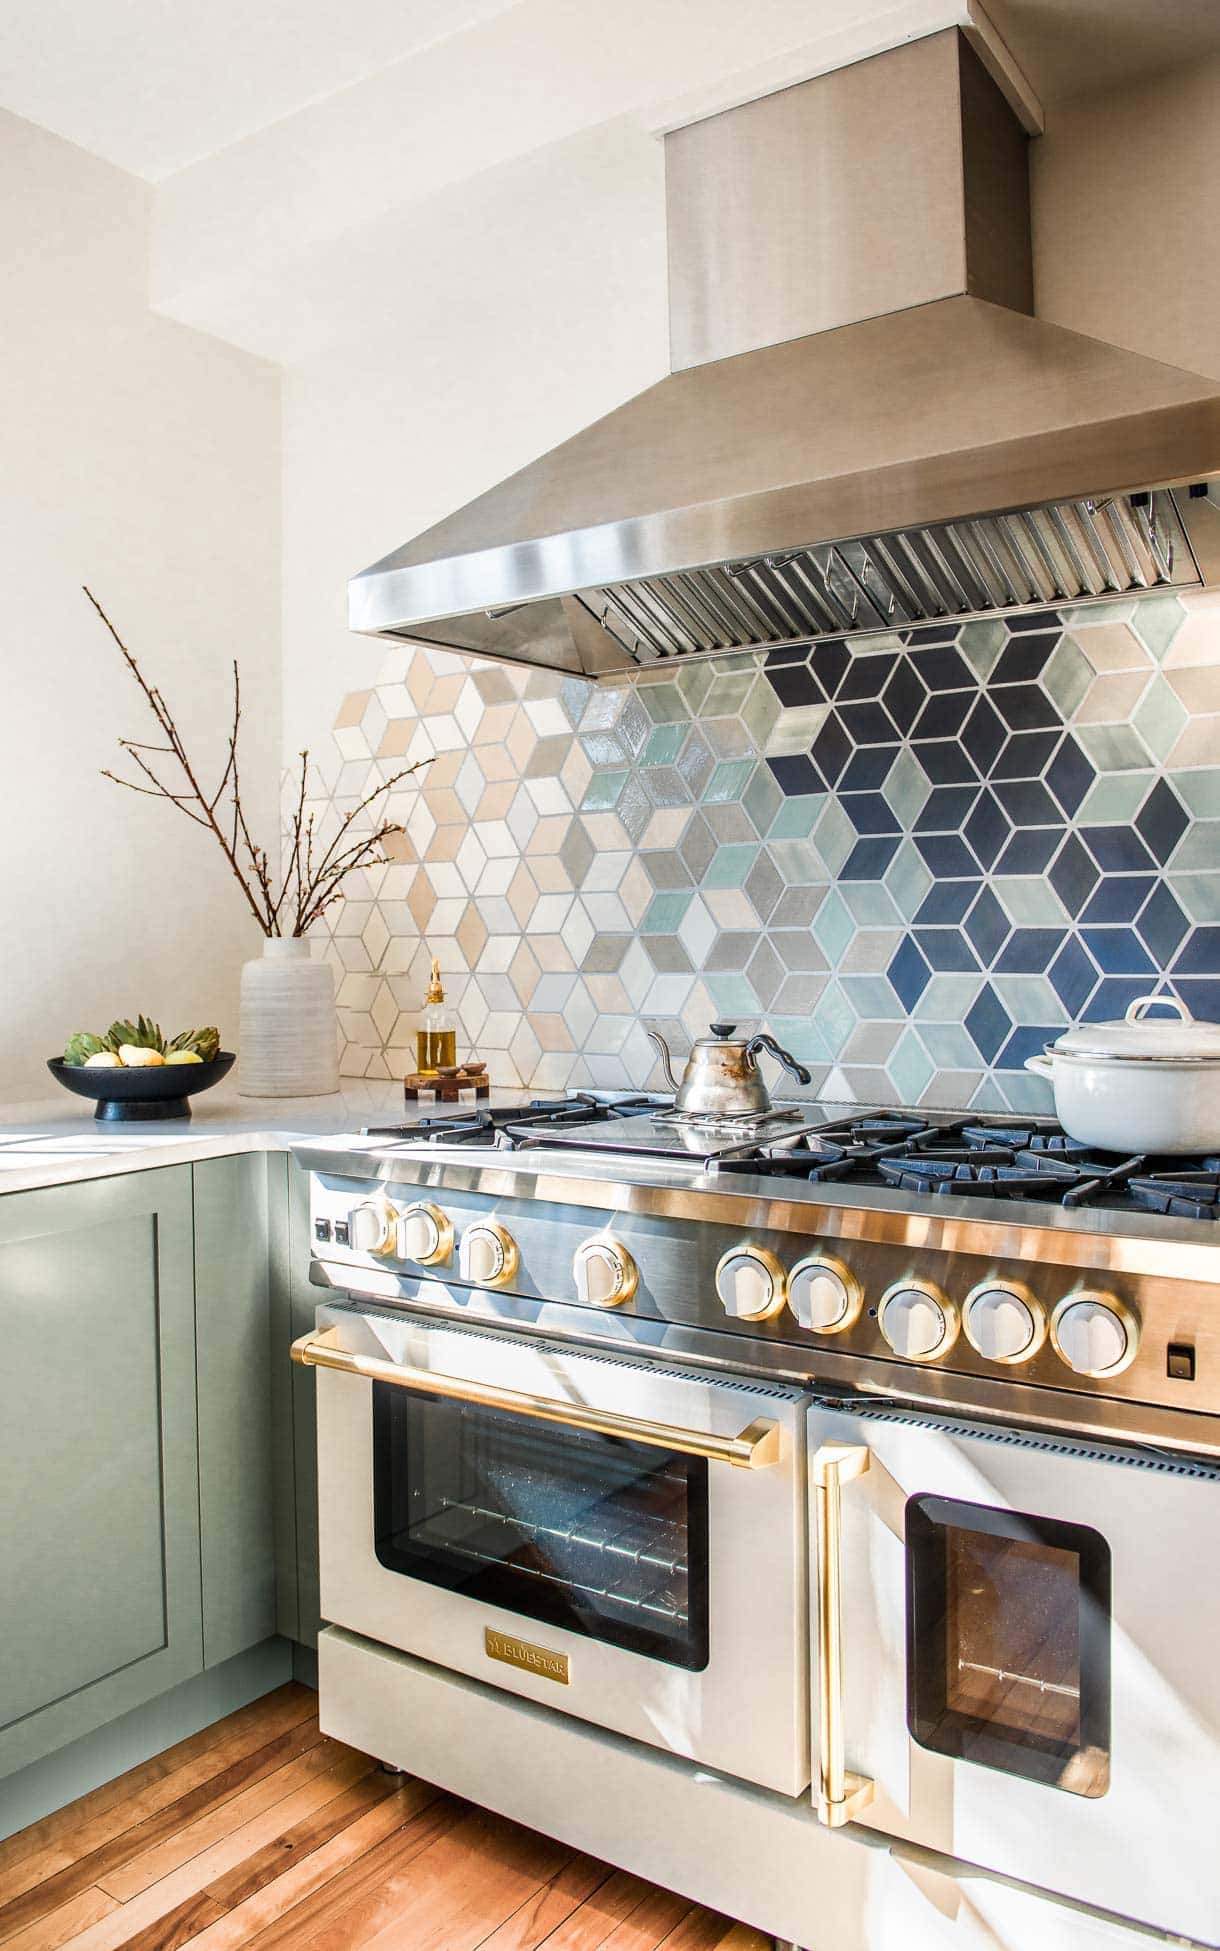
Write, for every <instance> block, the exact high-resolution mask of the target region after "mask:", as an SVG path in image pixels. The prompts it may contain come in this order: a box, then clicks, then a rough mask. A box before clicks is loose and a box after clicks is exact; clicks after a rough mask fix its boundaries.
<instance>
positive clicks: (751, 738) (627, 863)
mask: <svg viewBox="0 0 1220 1951" xmlns="http://www.w3.org/2000/svg"><path fill="white" fill-rule="evenodd" d="M365 648H366V652H370V651H371V652H372V654H373V657H374V659H375V661H376V662H377V668H376V669H375V670H371V671H370V677H371V678H372V679H373V681H371V682H369V683H368V684H367V685H366V686H365V687H363V688H361V689H359V690H353V691H350V692H349V693H348V694H347V695H346V696H344V697H343V698H342V700H341V702H338V708H337V710H336V713H335V719H334V731H333V741H334V748H335V750H334V755H333V757H332V759H331V762H330V764H329V765H327V764H325V763H323V765H322V766H321V767H320V768H319V769H318V770H317V771H316V772H315V776H314V785H315V789H316V791H317V792H318V794H319V797H320V799H322V800H324V801H327V802H328V804H327V805H325V806H323V807H321V808H320V811H321V812H322V815H323V817H328V818H330V819H333V818H334V817H335V814H336V812H338V811H341V810H342V809H343V808H344V807H346V806H347V805H349V804H351V802H352V800H353V798H354V797H358V796H359V795H361V794H362V793H363V792H365V791H367V790H368V787H369V785H370V783H372V782H375V780H376V779H377V778H378V777H384V776H388V775H389V773H390V771H391V770H393V769H396V768H398V767H401V766H403V765H405V764H409V763H411V762H413V761H415V760H417V759H421V758H426V759H428V761H429V763H428V765H427V768H426V770H425V771H424V772H423V774H422V775H421V776H420V777H421V783H420V785H419V786H418V788H416V787H415V782H414V781H411V782H409V783H408V785H407V787H406V788H405V789H402V790H400V791H399V792H397V793H396V795H395V804H394V809H393V810H394V812H395V814H396V816H397V817H398V818H399V819H400V820H401V821H402V823H403V826H404V828H405V831H404V833H403V835H402V836H401V838H400V840H399V841H398V842H396V843H395V853H396V858H395V860H394V861H393V862H392V863H391V864H389V865H387V866H386V867H385V868H384V869H381V870H379V871H378V872H377V873H376V874H374V875H372V876H369V877H368V878H367V881H366V885H365V886H364V887H363V888H362V889H360V890H358V891H357V898H353V899H351V900H349V901H348V902H346V903H345V904H344V905H342V906H341V907H339V908H337V909H336V910H334V911H332V917H331V920H332V925H333V933H332V935H331V938H330V942H329V945H328V949H327V953H328V954H329V956H330V958H331V959H332V961H333V963H334V965H335V969H336V980H337V983H338V988H339V1001H340V1013H341V1019H342V1025H343V1031H344V1039H345V1046H344V1060H343V1068H344V1070H345V1071H346V1072H349V1073H351V1074H367V1075H378V1076H380V1075H383V1074H386V1073H387V1072H388V1073H389V1074H391V1075H394V1074H399V1073H401V1072H403V1071H405V1070H407V1069H410V1068H412V1067H413V1060H414V1047H413V1036H414V1029H415V1022H416V1016H417V1012H418V1010H419V1007H420V1004H421V1001H422V997H423V991H424V986H425V980H426V971H427V964H428V958H429V957H430V955H432V954H435V955H437V956H438V957H439V959H440V963H441V967H442V969H443V970H444V972H445V977H446V989H447V994H448V997H449V1000H450V1002H451V1004H452V1006H453V1007H454V1009H455V1010H456V1012H457V1016H458V1020H459V1023H460V1031H459V1045H460V1047H461V1048H462V1050H463V1051H464V1052H467V1053H472V1052H477V1053H478V1055H479V1056H481V1057H484V1058H485V1059H486V1060H487V1062H488V1065H489V1068H490V1072H491V1075H492V1077H493V1078H494V1079H496V1080H497V1081H499V1082H503V1083H512V1084H518V1083H519V1084H525V1085H530V1086H534V1087H536V1088H538V1089H540V1090H541V1089H547V1090H549V1089H558V1088H560V1087H563V1086H567V1085H577V1086H579V1085H595V1086H613V1087H620V1086H641V1085H644V1084H645V1083H648V1082H654V1083H655V1082H658V1081H659V1078H658V1076H657V1073H656V1070H655V1068H654V1053H653V1051H652V1048H651V1046H650V1045H649V1044H648V1042H647V1040H646V1038H645V1036H644V1030H643V1025H644V1022H645V1020H648V1021H651V1022H655V1023H657V1024H658V1025H659V1026H660V1027H661V1028H663V1029H664V1030H665V1031H666V1032H667V1033H668V1034H669V1035H670V1037H671V1038H672V1039H673V1041H674V1042H675V1043H677V1044H678V1045H679V1046H680V1047H681V1046H682V1045H684V1044H685V1043H686V1042H687V1041H688V1040H689V1038H690V1036H692V1035H693V1034H696V1033H699V1032H701V1031H703V1030H704V1029H705V1028H706V1025H707V1023H708V1022H709V1020H711V1019H712V1018H714V1017H715V1018H726V1017H727V1018H729V1019H749V1020H750V1021H752V1022H759V1023H765V1024H766V1025H767V1026H768V1027H769V1028H770V1029H771V1030H772V1031H773V1033H774V1034H775V1035H776V1036H777V1037H778V1038H779V1040H780V1041H781V1042H782V1043H784V1044H785V1045H787V1046H788V1047H789V1048H790V1049H792V1050H793V1051H794V1053H795V1054H796V1055H797V1056H798V1057H800V1058H801V1059H802V1060H803V1061H804V1062H805V1063H807V1064H808V1065H809V1066H810V1068H811V1069H812V1070H813V1073H814V1083H813V1088H814V1089H815V1090H816V1091H818V1092H819V1093H821V1094H822V1095H825V1096H831V1097H836V1098H856V1099H859V1100H861V1101H873V1102H883V1103H890V1102H906V1103H927V1104H938V1105H949V1106H975V1107H980V1108H1003V1107H1012V1108H1014V1109H1020V1110H1031V1109H1045V1108H1046V1104H1047V1100H1046V1097H1045V1087H1044V1086H1043V1085H1042V1084H1040V1083H1039V1082H1038V1081H1037V1080H1036V1079H1034V1078H1033V1077H1031V1076H1029V1075H1028V1074H1027V1073H1026V1072H1025V1071H1024V1069H1023V1064H1024V1060H1025V1058H1026V1056H1028V1055H1029V1054H1031V1053H1032V1052H1033V1051H1035V1050H1037V1049H1038V1048H1039V1047H1040V1046H1041V1045H1042V1043H1043V1042H1044V1041H1045V1040H1046V1039H1047V1038H1048V1037H1051V1036H1054V1035H1055V1034H1056V1033H1057V1032H1058V1031H1059V1030H1061V1029H1062V1028H1063V1026H1064V1025H1065V1024H1067V1023H1070V1022H1072V1021H1074V1020H1077V1019H1078V1018H1080V1017H1088V1018H1099V1017H1106V1016H1114V1015H1121V1013H1122V1012H1123V1010H1124V1009H1125V1008H1126V1007H1127V1005H1128V1004H1129V1003H1130V1002H1131V1001H1132V999H1133V998H1135V997H1136V996H1138V995H1140V994H1143V993H1144V992H1146V991H1148V990H1150V989H1152V988H1154V987H1161V988H1162V989H1163V990H1164V991H1166V992H1168V993H1170V994H1176V995H1177V996H1179V997H1180V998H1181V999H1182V1000H1183V1001H1184V1002H1185V1003H1186V1004H1187V1005H1188V1006H1189V1007H1190V1009H1191V1010H1193V1011H1194V1012H1195V1013H1196V1014H1198V1015H1201V1016H1206V1017H1208V1018H1210V1019H1212V1020H1220V595H1207V596H1201V597H1195V598H1185V599H1183V600H1179V599H1178V598H1177V597H1172V596H1156V597H1151V598H1147V599H1144V600H1143V601H1142V602H1139V603H1115V604H1107V605H1102V606H1097V607H1088V608H1081V609H1078V610H1075V611H1066V612H1063V613H1062V614H1060V613H1058V612H1053V611H1047V612H1043V613H1040V614H1036V615H1032V616H1026V617H1022V618H1018V619H1015V620H1014V622H1013V624H1012V625H1011V627H1005V625H1003V624H1001V623H997V622H983V623H970V624H966V625H965V626H963V627H960V628H956V627H953V626H949V627H947V628H945V629H923V630H918V631H914V632H911V633H904V634H903V635H900V636H894V637H890V638H885V639H878V638H874V639H872V640H869V641H867V642H864V643H861V644H859V645H857V646H854V647H849V646H848V645H847V644H844V643H841V642H834V643H827V644H821V645H818V646H817V647H816V648H814V649H813V650H812V651H810V650H809V649H807V648H801V649H791V650H789V649H785V650H783V651H781V652H777V653H772V654H770V655H769V656H756V655H752V656H749V657H745V658H733V659H725V660H721V661H718V662H707V663H700V662H696V663H692V664H689V665H688V666H686V667H685V668H679V669H678V670H677V671H676V672H672V673H671V672H669V671H663V672H660V673H658V674H657V676H656V678H655V679H654V680H652V681H649V682H646V683H641V684H638V685H637V686H636V687H634V688H626V689H620V690H606V689H593V688H590V687H587V686H585V685H583V684H580V683H578V682H561V681H558V680H554V679H549V678H547V677H544V676H538V675H527V674H525V673H522V672H519V671H515V670H512V669H509V668H507V667H505V666H494V665H490V664H474V663H467V662H464V661H463V660H461V659H459V658H456V657H452V656H448V655H446V654H444V653H440V652H431V651H424V650H407V649H399V648H396V647H382V649H383V651H384V654H383V655H382V654H381V653H380V652H378V651H376V650H375V648H374V647H371V646H366V647H365Z"/></svg>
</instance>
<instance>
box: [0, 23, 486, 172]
mask: <svg viewBox="0 0 1220 1951" xmlns="http://www.w3.org/2000/svg"><path fill="white" fill-rule="evenodd" d="M512 4H513V0H343V4H341V5H336V4H335V0H201V3H200V4H195V5H188V4H184V0H3V4H2V5H0V106H2V107H4V108H7V109H9V110H11V111H12V113H13V114H14V115H20V116H22V117H24V119H25V120H26V121H28V122H38V123H41V124H42V126H43V127H44V128H47V129H51V130H53V131H54V133H55V134H56V135H61V136H64V137H66V139H67V140H68V141H69V142H75V143H78V144H79V145H80V147H81V148H82V149H89V150H91V151H92V152H93V154H94V155H97V156H102V157H104V158H105V159H106V161H107V162H112V163H117V164H118V166H119V167H120V168H121V169H126V170H130V171H131V172H132V174H133V175H136V176H143V177H147V178H148V179H149V180H150V181H152V182H157V181H159V180H160V179H161V178H162V177H164V176H168V175H170V174H171V173H172V172H173V171H174V170H177V169H181V168H183V167H184V166H185V165H186V164H188V163H193V162H196V161H198V160H199V159H200V158H201V157H203V156H210V155H212V154H213V153H214V152H215V151H216V150H218V149H223V148H226V147H227V146H228V144H230V143H233V142H238V141H240V140H241V138H242V137H243V136H247V135H250V134H252V133H253V132H254V131H255V130H256V129H263V128H266V127H268V126H269V124H271V123H272V122H278V121H280V120H281V119H282V118H283V117H284V116H287V115H292V114H294V113H295V112H296V111H297V110H298V109H301V108H304V107H305V106H306V105H307V104H308V103H310V102H315V101H318V100H320V99H322V98H323V97H325V96H327V95H333V94H335V93H336V92H337V91H338V90H340V89H342V88H348V87H350V86H351V85H352V83H353V82H358V81H362V80H363V79H364V78H365V77H366V76H368V75H372V74H376V73H378V72H379V70H381V69H383V68H386V67H389V66H390V65H392V64H393V63H394V62H396V61H401V60H403V59H404V58H406V57H407V56H409V55H412V54H415V53H418V52H419V50H420V49H421V48H424V47H427V46H428V45H430V44H431V43H432V42H434V41H438V40H443V39H445V38H447V37H448V36H450V35H452V34H457V33H460V32H462V30H463V29H464V28H467V27H471V26H475V25H477V24H478V23H479V22H480V21H484V20H488V19H490V18H491V17H492V16H493V15H495V14H501V13H504V12H506V11H507V10H508V9H509V8H510V7H511V6H512ZM455 107H456V104H455Z"/></svg>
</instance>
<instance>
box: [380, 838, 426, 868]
mask: <svg viewBox="0 0 1220 1951" xmlns="http://www.w3.org/2000/svg"><path fill="white" fill-rule="evenodd" d="M381 850H382V852H383V853H384V855H385V857H386V859H387V860H393V861H402V862H404V863H405V862H410V861H414V860H418V859H419V855H418V853H417V852H416V849H415V842H414V841H413V840H412V838H411V836H410V834H409V833H406V832H399V833H387V834H386V836H385V838H384V840H383V841H382V843H381Z"/></svg>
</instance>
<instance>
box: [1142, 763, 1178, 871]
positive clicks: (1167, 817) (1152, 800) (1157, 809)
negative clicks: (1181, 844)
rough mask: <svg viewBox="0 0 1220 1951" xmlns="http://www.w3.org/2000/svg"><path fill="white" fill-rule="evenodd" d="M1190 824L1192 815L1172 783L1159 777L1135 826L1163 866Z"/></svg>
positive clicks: (1145, 843)
mask: <svg viewBox="0 0 1220 1951" xmlns="http://www.w3.org/2000/svg"><path fill="white" fill-rule="evenodd" d="M1189 825H1190V816H1189V815H1188V813H1187V811H1186V808H1185V807H1184V806H1183V804H1182V802H1181V800H1180V799H1179V798H1178V796H1177V794H1176V793H1175V792H1174V790H1173V787H1172V786H1171V785H1170V784H1169V782H1168V780H1166V779H1158V780H1157V782H1156V785H1155V786H1154V787H1153V788H1152V791H1151V792H1150V793H1149V795H1148V797H1147V799H1146V800H1145V801H1144V804H1143V806H1142V807H1141V808H1140V810H1139V813H1138V815H1137V817H1136V821H1135V826H1136V831H1137V832H1138V834H1139V836H1140V838H1141V839H1142V840H1143V842H1144V845H1145V846H1146V847H1147V848H1148V850H1149V852H1150V853H1151V854H1152V855H1153V857H1154V858H1155V859H1156V860H1158V861H1159V862H1160V864H1161V866H1162V867H1163V866H1164V865H1165V863H1166V861H1167V860H1168V859H1169V856H1170V854H1171V853H1172V852H1173V850H1174V848H1175V847H1176V846H1177V844H1178V841H1179V840H1180V839H1181V838H1182V835H1183V834H1184V833H1185V831H1186V829H1187V827H1188V826H1189Z"/></svg>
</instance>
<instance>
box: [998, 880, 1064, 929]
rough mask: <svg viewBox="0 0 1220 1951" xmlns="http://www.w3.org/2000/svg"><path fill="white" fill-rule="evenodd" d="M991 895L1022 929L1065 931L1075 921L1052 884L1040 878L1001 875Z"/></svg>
mask: <svg viewBox="0 0 1220 1951" xmlns="http://www.w3.org/2000/svg"><path fill="white" fill-rule="evenodd" d="M991 891H992V893H993V894H994V895H995V896H996V899H997V900H998V901H999V902H1000V904H1001V906H1002V907H1003V908H1004V910H1005V912H1006V913H1007V915H1008V918H1009V920H1010V921H1012V922H1013V923H1014V924H1015V925H1016V927H1018V928H1062V927H1063V926H1064V924H1065V923H1066V922H1068V921H1071V920H1073V919H1074V916H1072V915H1069V914H1068V912H1067V910H1066V908H1065V907H1064V905H1063V903H1062V901H1061V900H1060V899H1059V896H1058V895H1057V894H1056V893H1055V890H1054V888H1053V887H1052V886H1051V884H1050V882H1049V881H1044V880H1042V879H1041V878H1039V877H1038V876H1037V875H1034V874H997V876H996V878H995V880H994V881H993V882H992V883H991Z"/></svg>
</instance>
